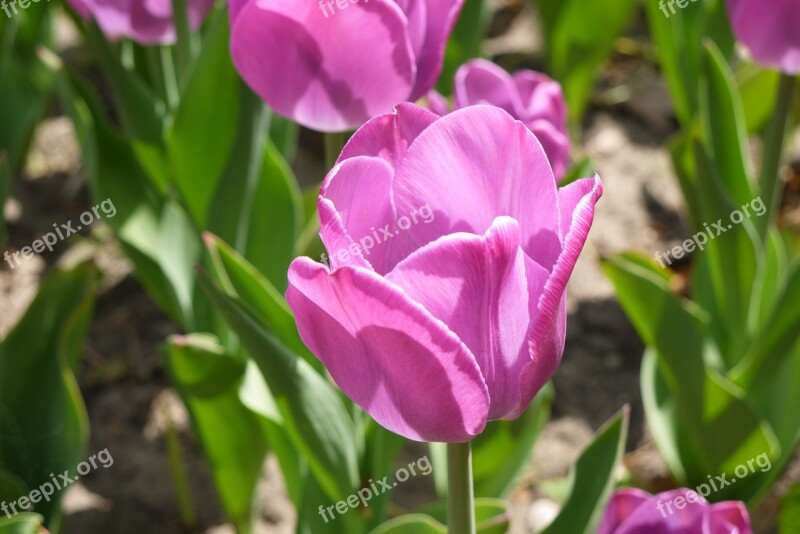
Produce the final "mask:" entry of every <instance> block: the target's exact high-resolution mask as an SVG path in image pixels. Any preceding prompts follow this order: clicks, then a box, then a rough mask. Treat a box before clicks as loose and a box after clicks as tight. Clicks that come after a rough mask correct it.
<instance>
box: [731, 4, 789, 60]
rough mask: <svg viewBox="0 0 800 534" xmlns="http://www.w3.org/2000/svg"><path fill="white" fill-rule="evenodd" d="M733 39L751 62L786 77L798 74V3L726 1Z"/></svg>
mask: <svg viewBox="0 0 800 534" xmlns="http://www.w3.org/2000/svg"><path fill="white" fill-rule="evenodd" d="M728 14H729V15H730V19H731V25H732V26H733V32H734V34H735V35H736V38H737V39H739V40H740V41H741V42H742V43H744V44H745V45H746V46H747V48H749V49H750V53H751V54H753V58H754V59H755V60H756V61H757V62H759V63H762V64H764V65H769V66H771V67H775V68H777V69H780V70H781V71H783V72H785V73H787V74H798V73H800V33H798V31H797V28H798V26H800V3H798V2H797V1H796V0H772V1H771V2H769V3H768V4H765V3H764V2H762V1H761V0H728Z"/></svg>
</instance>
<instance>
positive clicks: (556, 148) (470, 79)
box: [428, 59, 569, 180]
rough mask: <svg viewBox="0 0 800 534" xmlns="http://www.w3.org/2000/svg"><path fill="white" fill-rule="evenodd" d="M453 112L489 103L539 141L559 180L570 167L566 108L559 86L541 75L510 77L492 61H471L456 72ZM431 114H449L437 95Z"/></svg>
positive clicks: (525, 73) (432, 98)
mask: <svg viewBox="0 0 800 534" xmlns="http://www.w3.org/2000/svg"><path fill="white" fill-rule="evenodd" d="M453 100H454V105H455V109H461V108H465V107H467V106H474V105H476V104H491V105H493V106H497V107H500V108H503V109H504V110H506V111H507V112H509V113H510V114H511V116H512V117H514V118H515V119H519V120H520V121H522V123H523V124H525V126H527V127H528V128H529V129H530V130H531V131H532V132H533V133H534V134H535V135H536V137H537V138H538V139H539V142H541V143H542V146H543V147H544V152H545V154H547V157H548V158H549V159H550V165H551V166H552V167H553V173H554V174H555V177H556V179H557V180H560V179H561V178H562V177H563V176H564V173H565V172H566V170H567V166H568V165H569V134H568V133H567V105H566V102H565V101H564V95H563V93H562V92H561V86H560V85H559V84H558V82H556V81H554V80H552V79H550V78H548V77H547V76H546V75H544V74H542V73H540V72H534V71H532V70H521V71H517V72H516V73H514V75H513V76H512V75H511V74H509V73H507V72H506V71H505V70H503V69H502V68H500V67H498V66H497V65H495V64H494V63H492V62H491V61H486V60H484V59H474V60H472V61H470V62H468V63H465V64H464V65H462V66H461V67H460V68H459V69H458V71H457V72H456V79H455V84H454V86H453ZM428 105H429V107H430V109H431V111H433V112H434V113H438V114H439V115H445V114H447V113H448V111H449V110H448V106H447V101H446V100H445V99H444V98H443V97H442V96H441V95H440V94H439V93H437V92H435V91H431V92H430V93H429V94H428Z"/></svg>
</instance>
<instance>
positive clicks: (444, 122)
mask: <svg viewBox="0 0 800 534" xmlns="http://www.w3.org/2000/svg"><path fill="white" fill-rule="evenodd" d="M601 194H602V185H601V183H600V179H599V178H598V177H596V176H595V177H594V178H586V179H583V180H578V181H576V182H574V183H573V184H571V185H569V186H567V187H565V188H563V189H561V190H559V189H557V187H556V182H555V180H554V179H553V173H552V170H551V169H550V165H549V164H548V162H547V157H546V156H545V154H544V152H543V151H542V147H541V144H540V143H539V142H538V141H537V140H536V137H534V135H533V134H532V133H531V131H530V130H528V128H526V127H525V126H524V125H523V124H522V123H521V122H519V121H516V120H514V118H513V117H511V116H510V115H509V114H508V113H506V112H505V111H503V110H502V109H500V108H497V107H493V106H471V107H468V108H465V109H462V110H458V111H455V112H453V113H451V114H449V115H447V116H445V117H438V116H436V115H435V114H433V113H431V112H429V111H427V110H425V109H423V108H421V107H418V106H416V105H413V104H400V105H399V106H398V107H397V109H396V110H395V112H394V113H392V114H388V115H383V116H379V117H376V118H374V119H372V120H370V121H369V122H367V123H366V124H365V125H364V126H363V127H362V128H361V129H359V130H358V131H357V132H356V133H355V135H354V136H353V138H352V139H351V140H350V142H349V143H348V144H347V145H346V146H345V148H344V151H343V152H342V154H341V156H340V158H339V161H338V163H337V164H336V166H335V167H334V168H333V170H331V171H330V173H329V174H328V176H327V177H326V178H325V181H324V182H323V184H322V189H321V191H320V196H319V202H318V207H319V217H320V227H321V230H320V235H321V237H322V241H323V243H324V245H325V247H326V248H327V250H328V255H327V257H329V262H330V267H328V266H327V265H323V264H321V263H318V262H315V261H313V260H311V259H310V258H298V259H296V260H295V261H294V262H293V263H292V265H291V268H290V270H289V289H288V292H287V295H286V298H287V301H288V303H289V306H290V307H291V309H292V311H293V312H294V314H295V317H296V321H297V325H298V329H299V332H300V336H301V337H302V339H303V341H304V342H305V343H306V345H307V346H308V347H309V348H310V349H311V351H312V352H313V353H314V354H315V355H316V356H317V357H318V358H319V359H320V360H321V361H322V362H323V364H324V365H325V366H326V367H327V369H328V371H329V372H330V374H331V376H332V377H333V379H334V380H335V381H336V383H337V384H338V385H339V386H340V387H341V389H342V390H343V391H344V393H345V394H347V395H348V396H349V397H350V398H351V399H352V400H353V401H354V402H356V403H357V404H358V405H359V406H361V407H362V408H363V409H364V410H365V411H366V412H367V413H369V414H370V415H371V416H372V417H373V418H374V419H375V420H376V421H377V422H378V423H380V424H381V425H383V426H384V427H386V428H388V429H389V430H391V431H393V432H395V433H397V434H400V435H403V436H405V437H407V438H409V439H413V440H418V441H441V442H451V443H461V442H466V441H469V440H471V439H472V438H473V437H474V436H476V435H478V434H479V433H481V431H482V430H483V429H484V427H485V425H486V423H487V421H489V420H493V419H513V418H515V417H518V416H519V415H520V414H521V413H522V412H523V411H524V410H525V408H526V407H527V406H528V404H529V403H530V401H531V400H532V399H533V398H534V396H535V395H536V394H537V393H538V392H539V390H540V389H541V388H542V387H543V386H544V385H545V383H546V382H547V381H548V380H549V379H550V378H551V377H552V375H553V373H554V372H555V370H556V368H557V367H558V364H559V362H560V360H561V356H562V353H563V350H564V341H565V333H566V332H565V329H566V319H567V316H566V292H565V289H566V285H567V280H568V279H569V277H570V275H571V274H572V270H573V268H574V266H575V262H576V261H577V259H578V255H579V254H580V251H581V249H582V247H583V245H584V243H585V241H586V237H587V234H588V233H589V229H590V227H591V224H592V220H593V217H594V209H595V203H596V202H597V200H598V199H599V198H600V195H601Z"/></svg>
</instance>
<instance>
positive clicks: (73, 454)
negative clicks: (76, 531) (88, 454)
mask: <svg viewBox="0 0 800 534" xmlns="http://www.w3.org/2000/svg"><path fill="white" fill-rule="evenodd" d="M96 280H97V272H96V270H95V269H94V267H93V266H92V265H90V264H83V265H81V266H79V267H77V268H75V269H73V270H70V271H57V272H55V273H54V274H52V275H50V276H49V277H48V278H47V279H46V280H45V281H44V283H43V284H42V285H41V287H40V288H39V293H38V295H37V296H36V298H35V299H34V301H33V303H32V304H31V305H30V307H29V308H28V310H27V312H26V313H25V315H24V316H23V317H22V319H20V321H19V322H18V323H17V325H16V326H15V327H14V328H13V330H11V332H10V333H9V334H8V336H7V337H6V339H5V340H4V341H3V342H2V343H0V413H2V417H0V435H2V436H4V437H6V438H5V439H4V440H3V443H2V447H0V469H3V470H4V471H6V472H10V473H13V474H14V475H16V477H18V479H19V480H23V481H24V482H25V484H26V485H27V487H29V488H38V487H39V486H40V485H42V484H43V483H45V482H48V481H49V480H50V473H63V472H64V471H65V470H67V469H69V470H73V469H74V468H75V466H76V465H77V464H78V463H79V462H80V461H81V458H82V457H83V455H84V454H85V449H86V446H87V443H88V430H89V428H88V420H87V415H86V408H85V406H84V404H83V399H82V398H81V395H80V391H79V389H78V384H77V382H76V380H75V376H74V373H75V371H76V369H77V367H78V363H79V358H80V354H81V350H82V346H83V340H84V337H85V335H86V332H87V330H88V327H89V322H90V320H91V316H92V309H93V305H94V291H95V286H96ZM7 436H13V438H12V439H8V438H7ZM6 479H8V476H6ZM21 496H22V495H17V496H16V498H19V497H21ZM62 497H63V492H58V493H57V494H55V495H53V497H52V498H51V499H50V500H49V502H47V501H42V502H40V503H38V504H36V505H35V507H36V511H37V512H38V513H41V514H42V515H43V516H44V517H45V518H46V520H47V523H48V525H49V526H50V527H51V528H52V530H54V531H57V530H58V524H59V522H60V512H59V508H58V506H59V502H60V501H61V498H62Z"/></svg>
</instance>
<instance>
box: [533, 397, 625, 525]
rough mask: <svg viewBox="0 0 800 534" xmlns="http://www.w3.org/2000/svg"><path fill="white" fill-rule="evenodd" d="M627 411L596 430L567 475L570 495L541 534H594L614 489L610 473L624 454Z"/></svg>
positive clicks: (613, 481)
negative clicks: (592, 438) (568, 475)
mask: <svg viewBox="0 0 800 534" xmlns="http://www.w3.org/2000/svg"><path fill="white" fill-rule="evenodd" d="M629 414H630V410H629V408H628V407H627V406H626V407H625V408H623V410H622V411H621V412H620V413H618V414H617V415H616V416H614V417H613V418H612V419H611V420H610V421H609V422H608V423H606V424H605V425H604V426H603V427H602V428H601V429H600V430H598V431H597V434H596V435H595V438H594V440H593V441H592V443H591V444H589V446H587V447H586V448H585V449H584V450H583V452H582V453H581V456H580V458H578V461H577V462H576V463H575V466H574V467H573V469H572V472H571V473H570V479H571V484H570V488H571V489H570V492H569V496H568V497H567V500H566V501H565V502H564V506H563V507H562V509H561V512H560V513H559V514H558V516H557V517H556V518H555V520H554V521H553V522H552V523H551V524H550V525H549V526H548V527H547V528H545V529H544V530H543V531H542V533H541V534H561V533H562V532H570V533H573V532H574V533H575V534H580V533H583V534H589V533H591V532H595V529H596V527H597V524H598V523H599V522H600V517H601V515H602V513H603V511H604V510H605V506H606V503H607V502H608V499H609V498H610V496H611V493H612V491H613V489H614V485H615V480H614V471H615V469H616V468H617V465H618V464H619V462H620V460H621V459H622V455H623V453H624V452H625V442H626V441H627V439H628V421H629Z"/></svg>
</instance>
